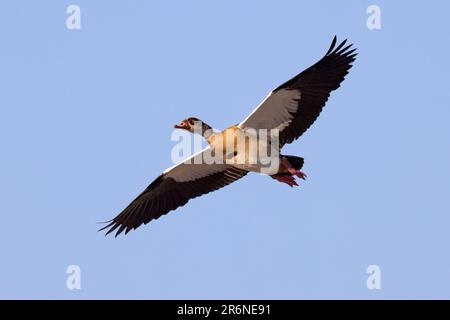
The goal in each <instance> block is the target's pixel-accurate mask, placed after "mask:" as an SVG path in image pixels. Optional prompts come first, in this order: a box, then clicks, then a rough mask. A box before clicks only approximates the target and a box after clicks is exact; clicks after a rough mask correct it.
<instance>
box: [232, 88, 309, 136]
mask: <svg viewBox="0 0 450 320" xmlns="http://www.w3.org/2000/svg"><path fill="white" fill-rule="evenodd" d="M300 98H301V92H300V91H299V90H293V89H281V90H279V91H277V92H275V93H274V92H273V91H272V92H271V93H270V94H269V95H268V96H267V97H266V99H264V101H263V102H261V104H260V105H259V106H258V107H256V109H255V110H253V112H252V113H251V114H250V115H249V116H248V117H247V118H246V119H245V120H244V121H242V122H241V123H240V124H239V127H240V128H242V129H245V128H253V129H279V130H280V131H283V129H285V128H286V127H288V126H289V123H290V122H291V121H292V118H293V116H292V114H291V113H295V112H296V111H297V109H298V101H299V100H300Z"/></svg>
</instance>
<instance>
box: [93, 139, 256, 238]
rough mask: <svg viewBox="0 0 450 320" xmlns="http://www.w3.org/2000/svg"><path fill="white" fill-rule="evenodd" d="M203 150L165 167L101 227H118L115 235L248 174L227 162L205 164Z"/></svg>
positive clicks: (111, 228) (110, 230)
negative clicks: (170, 166) (174, 164)
mask: <svg viewBox="0 0 450 320" xmlns="http://www.w3.org/2000/svg"><path fill="white" fill-rule="evenodd" d="M208 149H209V147H208V148H206V149H205V150H203V151H202V152H200V153H198V154H196V155H194V156H192V157H190V158H188V159H187V160H185V161H183V162H182V163H180V164H178V165H176V166H174V167H172V168H169V169H167V170H166V171H164V172H163V173H162V174H161V175H160V176H159V177H158V178H157V179H156V180H155V181H153V182H152V183H151V184H150V185H149V186H148V187H147V188H146V189H145V190H144V192H142V193H141V194H140V195H139V196H138V197H137V198H136V199H134V200H133V201H132V202H131V203H130V204H129V205H128V207H126V208H125V209H124V210H123V211H122V212H121V213H120V214H119V215H118V216H117V217H115V218H114V219H112V220H111V221H108V222H107V223H108V224H107V225H106V226H105V227H104V228H102V229H100V230H104V229H108V231H107V232H106V234H109V233H111V232H113V231H114V230H116V229H117V228H118V230H117V232H116V237H117V236H118V235H119V234H120V233H122V231H124V230H125V234H127V233H128V232H129V231H130V230H132V229H136V228H138V227H139V226H140V225H142V224H147V223H149V222H150V221H152V220H154V219H158V218H159V217H160V216H162V215H164V214H166V213H168V212H169V211H171V210H175V209H176V208H178V207H181V206H183V205H185V204H186V203H187V202H188V201H189V200H190V199H193V198H195V197H198V196H201V195H204V194H207V193H209V192H211V191H215V190H217V189H220V188H222V187H224V186H226V185H228V184H230V183H232V182H234V181H236V180H238V179H240V178H242V177H243V176H245V175H246V174H247V171H245V170H240V169H237V168H234V167H232V166H230V165H226V164H206V163H204V161H203V154H204V152H205V151H206V150H208Z"/></svg>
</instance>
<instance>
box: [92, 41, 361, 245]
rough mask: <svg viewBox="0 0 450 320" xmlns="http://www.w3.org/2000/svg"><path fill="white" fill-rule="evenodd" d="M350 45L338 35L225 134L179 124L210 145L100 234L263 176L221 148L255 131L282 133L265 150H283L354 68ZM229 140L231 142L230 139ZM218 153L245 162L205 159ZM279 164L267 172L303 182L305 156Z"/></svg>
mask: <svg viewBox="0 0 450 320" xmlns="http://www.w3.org/2000/svg"><path fill="white" fill-rule="evenodd" d="M346 41H347V40H344V41H343V42H341V43H340V44H339V45H338V46H336V36H335V37H334V39H333V41H332V43H331V46H330V48H329V50H328V51H327V53H326V54H325V55H324V56H323V57H322V59H320V60H319V61H318V62H317V63H316V64H314V65H312V66H311V67H309V68H308V69H306V70H304V71H303V72H301V73H300V74H298V75H296V76H295V77H294V78H292V79H290V80H289V81H287V82H285V83H284V84H282V85H280V86H279V87H277V88H275V89H274V90H272V91H271V92H270V93H269V95H268V96H267V97H266V98H265V99H264V101H262V102H261V104H259V105H258V106H257V107H256V109H255V110H254V111H253V112H252V113H251V114H250V115H249V116H248V117H247V118H246V119H245V120H244V121H242V122H241V123H239V124H238V125H234V126H231V127H229V128H227V129H225V130H224V131H222V132H214V131H213V130H212V128H211V127H210V126H209V125H208V124H206V123H204V122H202V121H200V120H199V119H197V118H194V117H190V118H187V119H185V120H183V121H181V122H180V123H179V124H177V125H175V128H177V129H183V130H187V131H189V132H191V133H199V134H201V135H202V136H203V137H204V138H205V139H206V140H207V142H208V144H209V146H208V147H207V148H205V149H204V150H203V151H201V152H199V153H197V154H194V155H193V156H191V157H190V158H188V159H187V160H185V161H183V162H181V163H179V164H177V165H175V166H173V167H171V168H169V169H167V170H166V171H164V172H163V173H162V174H161V175H160V176H159V177H158V178H156V180H154V181H153V182H152V183H151V184H150V185H149V186H148V187H147V188H146V189H145V190H144V191H143V192H142V193H141V194H140V195H139V196H138V197H137V198H136V199H135V200H133V201H132V202H131V203H130V204H129V205H128V206H127V207H126V208H125V209H124V210H123V211H122V212H121V213H120V214H119V215H117V216H116V217H115V218H114V219H112V220H110V221H108V222H107V225H106V226H105V227H104V228H102V229H100V230H104V229H108V231H107V232H106V235H107V234H109V233H111V232H113V231H114V230H116V229H118V230H117V232H116V237H117V236H118V235H119V234H120V233H122V232H123V231H125V234H127V233H128V232H129V231H130V230H132V229H136V228H138V227H139V226H141V225H142V224H147V223H149V222H150V221H152V220H155V219H158V218H159V217H160V216H162V215H165V214H167V213H168V212H169V211H171V210H175V209H176V208H178V207H181V206H183V205H185V204H186V203H187V202H188V201H189V200H190V199H193V198H195V197H198V196H201V195H204V194H207V193H209V192H212V191H215V190H217V189H220V188H222V187H225V186H226V185H228V184H230V183H232V182H234V181H236V180H238V179H240V178H242V177H244V176H245V175H246V174H247V173H248V172H251V171H254V172H262V171H261V170H262V165H260V164H258V163H257V164H255V163H253V162H252V163H251V164H249V163H246V162H245V161H246V160H248V155H247V154H246V153H248V151H247V149H245V148H244V150H239V148H236V150H234V151H233V153H231V154H229V153H227V152H228V151H227V150H226V151H225V152H223V150H225V149H226V148H219V145H220V146H221V147H223V146H224V144H226V143H227V142H226V143H225V142H224V141H228V140H231V141H233V142H232V143H233V144H234V147H236V145H235V139H236V137H237V136H242V135H245V134H246V132H250V131H251V130H254V131H253V132H256V131H257V130H266V131H267V130H273V131H274V132H278V136H277V137H276V138H277V139H275V138H273V139H267V140H268V141H269V142H267V143H266V144H265V145H263V148H268V147H272V148H273V147H276V148H277V149H278V150H279V149H281V148H282V147H283V146H284V145H285V144H288V143H291V142H293V141H294V140H296V139H298V138H299V137H300V136H301V135H302V134H303V133H304V132H305V131H306V130H307V129H308V128H309V127H310V126H311V125H312V124H313V123H314V121H315V120H316V119H317V117H318V116H319V114H320V112H321V111H322V108H323V107H324V105H325V103H326V101H327V100H328V97H329V96H330V93H331V92H332V91H333V90H336V89H337V88H339V86H340V84H341V82H342V81H343V80H344V78H345V76H346V75H347V73H348V71H349V69H350V68H351V67H352V63H353V61H354V60H355V57H356V55H357V53H356V52H355V51H356V49H353V48H351V46H352V44H350V45H347V46H345V44H346ZM196 128H197V129H198V128H199V129H200V130H196ZM275 130H276V131H275ZM263 135H264V134H263ZM256 136H257V138H256V139H260V135H258V134H256ZM228 137H232V138H231V139H228ZM271 137H272V136H271ZM261 140H262V139H261ZM218 141H220V142H218ZM275 141H276V143H275ZM274 144H276V145H275V146H274ZM258 148H259V146H258ZM241 149H242V145H241ZM218 150H220V151H218ZM215 151H217V154H220V156H223V157H224V158H225V160H230V159H231V160H236V158H237V157H238V156H241V157H242V155H243V154H244V156H243V158H241V159H244V161H243V162H242V163H238V162H236V161H235V162H229V161H228V162H227V161H223V162H213V163H210V162H208V163H207V162H206V161H202V160H203V157H204V156H205V155H206V154H208V155H209V156H211V155H214V156H217V154H215ZM276 160H278V162H277V167H276V170H275V171H272V172H270V173H268V175H269V176H270V177H272V178H274V179H275V180H277V181H280V182H282V183H286V184H288V185H289V186H291V187H293V186H297V185H298V184H297V182H296V181H295V177H299V178H301V179H305V177H306V175H305V174H304V173H303V172H301V171H300V169H301V168H302V166H303V158H301V157H296V156H286V155H281V154H279V155H278V156H277V158H276Z"/></svg>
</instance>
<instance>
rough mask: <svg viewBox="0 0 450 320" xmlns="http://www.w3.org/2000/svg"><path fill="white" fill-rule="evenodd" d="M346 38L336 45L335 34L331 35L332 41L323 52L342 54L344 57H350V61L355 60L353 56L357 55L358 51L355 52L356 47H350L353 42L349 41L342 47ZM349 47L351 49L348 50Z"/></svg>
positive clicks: (327, 54)
mask: <svg viewBox="0 0 450 320" xmlns="http://www.w3.org/2000/svg"><path fill="white" fill-rule="evenodd" d="M347 40H348V39H344V40H343V41H342V42H340V43H339V45H338V46H337V47H336V44H337V36H336V35H335V36H334V37H333V41H332V42H331V45H330V48H329V49H328V51H327V53H326V54H325V56H329V55H338V56H343V57H346V58H350V59H352V61H353V60H355V57H356V56H357V55H358V53H357V52H355V51H356V48H352V46H353V43H350V44H348V45H347V46H345V47H344V45H345V44H346V43H347ZM349 49H351V50H349ZM352 53H353V54H352Z"/></svg>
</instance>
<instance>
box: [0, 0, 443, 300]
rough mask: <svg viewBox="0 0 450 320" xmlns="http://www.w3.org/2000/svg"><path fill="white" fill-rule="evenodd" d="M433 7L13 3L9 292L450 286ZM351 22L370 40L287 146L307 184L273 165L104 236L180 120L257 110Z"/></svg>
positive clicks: (431, 291) (5, 57) (165, 162)
mask: <svg viewBox="0 0 450 320" xmlns="http://www.w3.org/2000/svg"><path fill="white" fill-rule="evenodd" d="M421 3H422V4H419V3H418V2H416V3H414V4H413V3H411V2H410V1H395V2H393V1H378V0H377V1H374V2H371V1H370V2H369V1H356V0H354V1H346V3H345V4H344V3H342V2H336V1H331V0H330V1H315V2H306V1H276V2H275V1H245V2H243V1H214V2H213V1H196V0H195V1H164V2H163V1H147V2H144V1H81V0H79V1H58V2H56V1H50V0H48V1H43V0H40V1H4V2H3V3H2V10H0V35H1V37H0V38H1V42H2V44H1V59H0V86H1V88H2V90H1V92H2V93H1V94H0V148H1V157H0V194H1V201H0V213H1V219H2V226H3V228H2V232H1V233H0V244H1V245H0V246H1V250H0V255H1V264H0V271H1V272H0V298H60V299H81V298H85V299H92V298H101V299H107V298H150V299H156V298H159V299H169V298H179V299H196V298H200V299H202V298H203V299H214V298H225V299H226V298H253V299H260V298H265V299H283V298H284V299H301V298H306V299H309V298H326V299H328V298H338V299H345V298H358V299H380V298H387V299H391V298H450V290H449V288H450V254H449V247H450V233H449V231H448V230H449V225H450V200H449V191H450V166H449V163H450V148H449V147H450V141H449V138H450V126H449V125H448V122H449V119H450V109H449V104H448V101H449V100H450V90H449V89H448V85H449V81H448V75H447V73H448V71H449V60H448V52H449V49H450V47H449V42H448V39H449V36H450V27H449V24H448V22H447V20H448V19H447V18H448V17H447V16H448V12H449V9H450V5H449V4H448V3H446V2H444V1H440V2H436V3H434V4H433V5H430V4H429V3H426V2H424V1H422V2H421ZM70 4H76V5H79V6H80V8H81V30H68V29H67V28H66V19H67V16H68V15H67V14H66V8H67V6H68V5H70ZM371 4H376V5H378V6H379V7H380V8H381V19H382V20H381V21H382V22H381V23H382V28H381V30H368V28H367V27H366V19H367V17H368V15H367V13H366V9H367V7H368V6H369V5H371ZM335 34H336V35H338V37H339V38H349V40H350V41H351V42H353V43H354V44H355V45H356V47H358V51H359V56H358V58H357V60H356V62H355V65H354V68H353V69H352V70H351V72H350V74H349V76H348V77H347V79H346V80H345V82H344V83H343V86H342V87H341V88H340V89H339V90H338V91H336V92H334V93H333V94H332V96H331V99H330V100H329V102H328V104H327V106H326V109H325V111H324V112H323V113H322V115H321V117H320V118H319V120H318V121H317V122H316V123H315V125H314V126H313V127H312V128H311V129H310V130H309V131H308V132H307V133H306V134H305V135H304V136H303V137H302V138H301V139H300V140H299V141H297V142H296V143H294V144H292V145H289V146H287V147H286V151H285V153H287V154H295V155H301V156H303V157H304V158H305V166H304V171H305V172H306V173H307V174H308V177H309V178H308V180H307V181H306V182H301V186H300V187H299V188H296V189H290V188H289V187H287V186H286V185H282V184H280V183H278V182H276V181H274V180H272V179H270V178H268V177H264V176H259V175H256V174H254V175H251V176H248V177H246V178H245V179H243V180H241V181H238V182H237V183H235V184H233V185H232V186H230V187H227V188H225V189H223V190H220V191H219V192H216V193H214V194H211V195H207V196H205V197H202V198H199V199H195V200H193V201H192V202H190V203H189V205H187V206H185V207H184V208H181V209H179V210H177V211H176V212H173V213H171V214H169V215H167V216H165V217H163V218H161V219H159V220H157V221H155V222H153V223H151V224H149V225H147V226H144V227H142V228H139V229H138V230H137V231H135V232H131V233H130V234H128V236H127V237H119V238H117V239H114V238H113V237H108V238H105V237H104V236H103V234H102V233H97V229H98V227H99V225H98V224H97V222H99V221H105V220H109V219H111V218H112V217H113V216H115V215H116V214H117V213H118V212H119V211H120V210H121V209H122V208H123V207H124V206H126V205H127V204H128V203H129V201H131V200H132V199H133V198H134V197H135V196H136V195H137V194H138V193H140V192H141V191H142V190H143V189H144V188H145V187H146V186H147V185H148V184H149V183H150V182H151V181H152V180H153V179H154V178H155V177H156V176H157V175H158V174H159V173H160V172H161V171H162V170H164V169H165V168H166V167H168V166H170V165H172V163H171V160H170V152H171V149H172V147H173V146H174V145H175V142H172V141H170V135H171V133H172V130H173V128H172V127H173V125H174V124H175V123H177V122H179V120H182V119H184V118H186V117H188V116H197V117H199V118H201V119H203V120H204V121H206V122H208V123H210V124H211V125H213V126H214V127H216V128H224V127H226V126H228V125H231V124H234V123H237V122H239V121H240V120H241V119H243V118H244V117H245V116H246V115H247V114H248V113H249V112H250V111H251V110H252V109H253V108H254V107H255V106H256V105H257V104H258V103H259V102H260V101H261V100H262V99H263V98H264V97H265V95H266V94H267V93H268V92H269V91H270V90H271V89H273V88H274V87H276V86H278V85H279V84H281V83H282V82H284V81H285V80H287V79H289V78H290V77H291V76H293V75H295V74H296V73H298V72H299V71H301V70H303V69H304V68H306V67H308V66H309V65H311V64H312V63H314V62H315V61H316V60H317V59H319V58H320V57H321V56H322V55H323V54H324V53H325V52H326V50H327V49H328V46H329V44H330V42H331V40H332V37H333V36H334V35H335ZM69 265H78V266H80V268H81V290H68V289H67V287H66V279H67V276H68V275H67V274H66V268H67V266H69ZM369 265H378V266H379V267H380V268H381V285H382V288H381V290H368V289H367V287H366V279H367V276H368V275H367V274H366V268H367V267H368V266H369Z"/></svg>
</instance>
